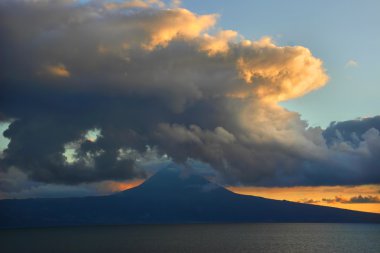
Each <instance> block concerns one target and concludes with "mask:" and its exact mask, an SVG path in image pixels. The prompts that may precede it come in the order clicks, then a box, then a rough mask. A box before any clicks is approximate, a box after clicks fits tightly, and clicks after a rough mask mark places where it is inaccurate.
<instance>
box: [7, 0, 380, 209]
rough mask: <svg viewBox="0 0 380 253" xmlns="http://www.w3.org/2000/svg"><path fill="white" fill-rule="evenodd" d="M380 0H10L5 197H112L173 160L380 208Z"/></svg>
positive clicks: (246, 187) (269, 190)
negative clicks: (379, 12) (332, 0)
mask: <svg viewBox="0 0 380 253" xmlns="http://www.w3.org/2000/svg"><path fill="white" fill-rule="evenodd" d="M379 5H380V4H379V2H378V1H360V2H358V1H347V2H345V3H344V5H343V4H342V3H340V2H338V1H334V2H331V1H330V2H329V1H317V2H316V1H291V2H290V3H289V2H286V3H285V2H283V1H211V0H206V1H182V2H179V1H172V2H162V1H158V0H149V1H148V0H147V1H142V0H135V1H103V0H100V1H75V0H58V1H45V0H37V1H29V0H16V1H11V0H5V1H2V2H1V3H0V14H1V17H2V20H3V22H1V24H0V34H1V37H2V38H3V39H2V41H1V42H0V44H1V45H0V46H1V47H0V48H1V49H0V53H1V55H3V56H4V61H5V62H7V64H2V66H1V75H0V76H1V77H0V83H1V86H0V94H1V95H0V96H1V97H0V101H1V102H0V131H1V132H3V137H2V138H0V150H1V156H0V176H1V177H0V197H1V198H28V197H57V196H58V197H63V196H85V195H97V194H107V193H111V192H114V191H117V190H123V189H126V188H129V187H131V186H136V185H137V184H139V183H141V182H142V181H143V180H144V179H146V178H147V177H148V176H150V175H151V174H152V173H154V172H155V171H157V170H159V169H160V168H162V167H165V166H167V165H168V164H175V166H178V167H183V168H184V169H192V170H196V171H197V172H199V173H201V174H203V175H205V176H207V177H208V178H210V179H211V180H213V181H215V182H217V183H219V184H221V185H224V186H226V187H228V188H229V189H231V190H233V191H235V192H239V193H243V194H251V195H259V194H260V196H263V197H270V198H275V199H284V198H287V199H288V200H291V201H298V202H305V203H310V204H322V205H330V206H337V207H342V208H348V209H354V210H364V211H365V210H366V211H372V212H380V203H379V202H380V199H379V198H380V194H379V192H380V172H379V169H378V166H379V164H380V160H379V157H380V134H379V131H380V112H379V108H380V102H379V101H380V95H379V94H380V86H379V81H380V76H379V72H378V69H380V66H379V65H380V63H379V62H378V60H377V59H378V58H379V57H380V55H379V54H380V53H379V50H378V49H377V46H378V45H379V44H380V34H379V33H376V30H377V27H376V24H378V23H380V17H379V16H378V15H377V13H376V10H378V9H379V8H380V6H379ZM26 21H27V22H26ZM331 122H334V123H331Z"/></svg>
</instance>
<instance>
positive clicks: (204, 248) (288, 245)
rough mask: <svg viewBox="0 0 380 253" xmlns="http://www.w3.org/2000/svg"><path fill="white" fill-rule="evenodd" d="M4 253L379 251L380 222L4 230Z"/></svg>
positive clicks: (0, 247)
mask: <svg viewBox="0 0 380 253" xmlns="http://www.w3.org/2000/svg"><path fill="white" fill-rule="evenodd" d="M0 252H1V253H8V252H15V253H23V252H28V253H31V252H38V253H44V252H49V253H59V252H62V253H70V252H81V253H96V252H107V253H124V252H125V253H133V252H147V253H155V252H157V253H161V252H162V253H171V252H175V253H190V252H194V253H202V252H207V253H211V252H217V253H243V252H255V253H261V252H265V253H271V252H282V253H286V252H324V253H326V252H334V253H340V252H342V253H350V252H352V253H370V252H373V253H379V252H380V224H302V223H301V224H299V223H297V224H194V225H129V226H99V227H68V228H41V229H6V230H0Z"/></svg>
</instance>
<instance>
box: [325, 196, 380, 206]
mask: <svg viewBox="0 0 380 253" xmlns="http://www.w3.org/2000/svg"><path fill="white" fill-rule="evenodd" d="M322 201H324V202H326V203H329V204H332V203H343V204H365V203H380V198H379V197H378V196H372V195H368V196H362V195H358V196H354V197H351V198H343V197H341V196H335V198H334V199H328V198H323V199H322Z"/></svg>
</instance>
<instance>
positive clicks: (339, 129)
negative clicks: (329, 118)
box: [323, 116, 380, 147]
mask: <svg viewBox="0 0 380 253" xmlns="http://www.w3.org/2000/svg"><path fill="white" fill-rule="evenodd" d="M371 128H373V129H376V130H378V131H380V116H376V117H372V118H364V119H358V120H348V121H343V122H333V123H331V124H330V126H329V127H328V128H326V130H325V131H324V132H323V137H324V138H325V139H326V143H327V144H328V145H329V146H331V145H333V144H334V143H335V142H340V141H346V142H349V143H351V144H353V145H355V146H356V147H357V146H358V145H359V144H360V142H361V141H363V134H364V133H366V132H367V131H368V130H370V129H371Z"/></svg>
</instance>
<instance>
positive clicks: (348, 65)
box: [346, 60, 359, 68]
mask: <svg viewBox="0 0 380 253" xmlns="http://www.w3.org/2000/svg"><path fill="white" fill-rule="evenodd" d="M358 66H359V63H358V62H357V61H355V60H349V61H348V62H347V63H346V68H355V67H358Z"/></svg>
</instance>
